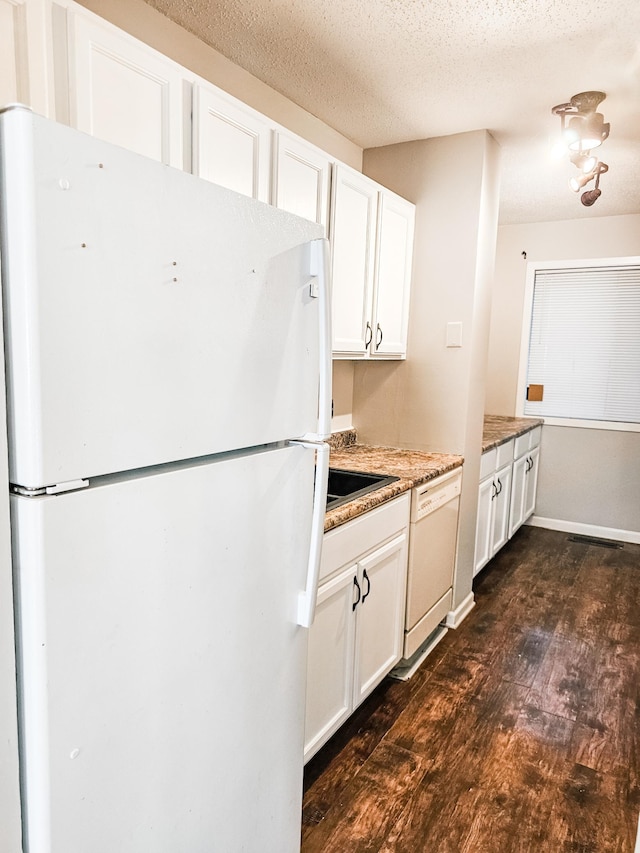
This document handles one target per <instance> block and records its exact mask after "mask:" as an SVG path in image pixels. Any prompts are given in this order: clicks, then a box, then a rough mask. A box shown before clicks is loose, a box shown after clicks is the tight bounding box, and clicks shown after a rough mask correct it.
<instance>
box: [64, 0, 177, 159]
mask: <svg viewBox="0 0 640 853" xmlns="http://www.w3.org/2000/svg"><path fill="white" fill-rule="evenodd" d="M66 14H67V25H68V98H69V102H68V111H69V123H70V124H71V126H72V127H76V128H78V129H79V130H82V131H84V132H86V133H90V134H92V135H93V136H98V137H99V138H100V139H104V140H105V141H107V142H112V143H114V144H116V145H120V146H122V147H123V148H128V149H129V150H131V151H135V152H136V153H138V154H144V155H145V156H147V157H151V158H153V159H154V160H159V161H160V162H162V163H167V164H168V165H171V166H176V167H177V168H180V169H181V168H183V166H184V163H183V147H182V142H183V124H184V122H183V104H182V87H183V81H184V80H185V77H184V75H183V69H182V68H181V67H180V66H179V65H177V64H176V63H174V62H172V61H171V60H170V59H167V58H166V57H165V56H163V55H162V54H160V53H158V52H157V51H155V50H153V49H152V48H150V47H148V46H147V45H145V44H144V43H142V42H140V41H138V40H137V39H134V38H132V37H131V36H129V35H128V34H127V33H125V32H122V31H121V30H119V29H117V28H116V27H113V26H111V25H110V24H108V23H107V22H106V21H102V20H101V19H100V18H98V17H97V16H95V15H91V14H90V13H86V12H79V11H77V9H75V8H69V9H67V11H66Z"/></svg>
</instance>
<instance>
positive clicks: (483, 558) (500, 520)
mask: <svg viewBox="0 0 640 853" xmlns="http://www.w3.org/2000/svg"><path fill="white" fill-rule="evenodd" d="M513 446H514V442H513V439H512V440H511V441H508V442H506V443H505V444H501V445H499V446H498V447H496V448H493V449H492V450H489V451H487V453H483V454H482V459H481V463H480V488H479V491H478V516H477V524H476V547H475V560H474V567H473V573H474V575H475V574H477V573H478V572H479V571H480V569H481V568H482V567H483V566H484V565H486V563H488V562H489V560H490V559H491V557H493V556H494V554H496V553H497V552H498V551H499V550H500V548H502V546H503V545H504V544H505V543H506V541H507V539H508V538H509V533H508V532H509V506H510V499H511V478H512V468H513Z"/></svg>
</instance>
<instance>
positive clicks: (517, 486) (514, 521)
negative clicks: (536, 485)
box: [509, 454, 529, 538]
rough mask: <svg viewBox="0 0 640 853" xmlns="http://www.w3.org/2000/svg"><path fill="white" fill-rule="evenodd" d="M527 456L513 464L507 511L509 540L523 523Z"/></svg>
mask: <svg viewBox="0 0 640 853" xmlns="http://www.w3.org/2000/svg"><path fill="white" fill-rule="evenodd" d="M528 467H529V454H526V455H525V456H521V457H520V458H519V459H516V460H515V462H514V463H513V480H512V483H511V507H510V510H509V538H511V536H513V534H514V533H515V532H516V530H517V529H518V528H519V527H520V525H521V524H522V522H523V521H524V504H525V490H526V485H527V483H526V478H527V469H528Z"/></svg>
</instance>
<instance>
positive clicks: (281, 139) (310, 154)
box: [273, 132, 331, 233]
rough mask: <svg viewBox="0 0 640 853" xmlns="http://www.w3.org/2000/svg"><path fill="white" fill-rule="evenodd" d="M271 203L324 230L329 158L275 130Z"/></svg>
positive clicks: (327, 216) (295, 138)
mask: <svg viewBox="0 0 640 853" xmlns="http://www.w3.org/2000/svg"><path fill="white" fill-rule="evenodd" d="M275 136H276V151H275V157H274V161H275V165H274V186H273V204H274V205H275V206H276V207H279V208H280V209H281V210H287V211H289V213H295V214H297V215H298V216H302V217H303V218H304V219H310V220H311V221H312V222H318V223H319V224H320V225H323V226H324V228H325V233H326V231H327V223H328V219H329V185H330V180H331V159H330V157H329V155H328V154H325V153H324V152H322V151H320V149H318V148H315V147H314V146H313V145H310V144H308V143H306V142H304V141H303V140H302V139H298V138H297V137H294V136H289V135H288V134H286V133H282V132H279V133H276V135H275Z"/></svg>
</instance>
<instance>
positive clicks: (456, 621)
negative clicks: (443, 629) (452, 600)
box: [444, 592, 476, 628]
mask: <svg viewBox="0 0 640 853" xmlns="http://www.w3.org/2000/svg"><path fill="white" fill-rule="evenodd" d="M475 606H476V601H475V598H474V597H473V592H470V593H469V595H468V596H467V597H466V598H465V599H464V601H461V602H460V604H459V605H458V606H457V607H456V608H455V610H450V611H449V612H448V613H447V618H446V619H445V622H444V624H445V625H446V626H447V628H459V627H460V624H461V623H462V621H463V620H464V619H466V618H467V616H468V615H469V614H470V613H471V611H472V610H473V608H474V607H475Z"/></svg>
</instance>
